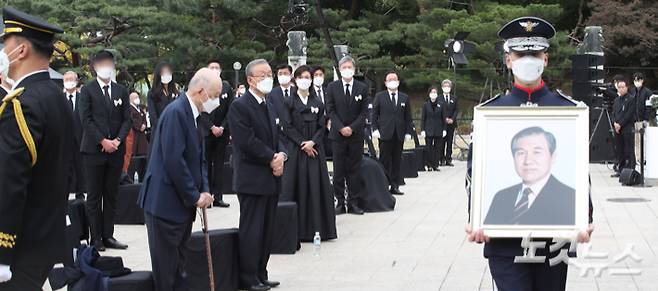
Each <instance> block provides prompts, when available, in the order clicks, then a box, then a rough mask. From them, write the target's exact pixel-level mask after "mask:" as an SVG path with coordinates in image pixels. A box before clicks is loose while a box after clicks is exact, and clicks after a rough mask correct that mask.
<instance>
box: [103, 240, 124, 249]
mask: <svg viewBox="0 0 658 291" xmlns="http://www.w3.org/2000/svg"><path fill="white" fill-rule="evenodd" d="M103 244H104V245H105V247H107V248H108V249H117V250H125V249H127V248H128V245H126V244H122V243H121V242H119V241H118V240H116V239H115V238H113V237H111V238H106V239H104V240H103Z"/></svg>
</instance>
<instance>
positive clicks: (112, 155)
mask: <svg viewBox="0 0 658 291" xmlns="http://www.w3.org/2000/svg"><path fill="white" fill-rule="evenodd" d="M114 67H115V64H114V54H113V53H111V52H110V51H108V50H102V51H100V52H98V53H97V54H96V55H95V56H94V60H93V68H94V70H95V72H96V78H95V79H93V80H92V81H90V82H88V83H87V84H86V85H85V86H84V87H82V90H81V91H80V110H79V111H80V119H81V120H82V124H83V126H84V130H83V133H82V143H81V145H80V151H81V152H82V158H83V161H82V162H83V165H84V167H85V171H86V174H87V179H86V182H87V204H86V205H87V216H88V217H89V224H90V229H91V240H92V244H93V245H94V246H95V247H96V249H98V250H99V251H104V250H105V247H108V248H114V249H126V248H128V246H127V245H125V244H123V243H121V242H119V241H117V240H116V239H115V238H114V213H115V206H116V201H117V192H118V187H119V176H120V175H121V170H122V168H123V158H124V154H125V151H126V149H125V145H124V141H125V139H126V136H127V135H128V131H129V130H130V126H131V120H130V101H129V99H128V89H126V87H124V86H122V85H119V84H117V83H116V82H113V81H112V73H113V71H114Z"/></svg>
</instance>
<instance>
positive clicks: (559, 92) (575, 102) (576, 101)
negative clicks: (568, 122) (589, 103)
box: [555, 89, 582, 105]
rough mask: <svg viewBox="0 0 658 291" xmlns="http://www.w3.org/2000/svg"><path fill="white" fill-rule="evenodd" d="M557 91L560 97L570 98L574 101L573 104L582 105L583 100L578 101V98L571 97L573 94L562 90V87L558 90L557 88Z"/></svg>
mask: <svg viewBox="0 0 658 291" xmlns="http://www.w3.org/2000/svg"><path fill="white" fill-rule="evenodd" d="M555 91H556V92H557V94H558V95H560V97H562V98H564V99H567V100H569V101H570V102H572V103H573V104H576V105H580V103H582V102H581V101H578V100H576V99H573V97H571V96H569V95H567V94H565V93H564V92H563V91H562V90H560V89H557V90H555Z"/></svg>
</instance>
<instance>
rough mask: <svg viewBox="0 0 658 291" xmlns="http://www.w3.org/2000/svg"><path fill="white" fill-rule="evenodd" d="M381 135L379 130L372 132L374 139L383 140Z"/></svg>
mask: <svg viewBox="0 0 658 291" xmlns="http://www.w3.org/2000/svg"><path fill="white" fill-rule="evenodd" d="M381 137H382V136H381V134H379V129H378V130H375V131H373V132H372V138H381Z"/></svg>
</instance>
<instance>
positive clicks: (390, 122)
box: [372, 90, 413, 141]
mask: <svg viewBox="0 0 658 291" xmlns="http://www.w3.org/2000/svg"><path fill="white" fill-rule="evenodd" d="M397 94H398V95H399V96H397V104H393V101H392V100H391V95H390V94H389V92H388V90H386V91H382V92H379V93H377V94H375V101H374V102H373V112H372V130H373V131H375V130H379V134H380V135H381V139H382V140H391V139H398V140H400V141H404V135H405V134H411V131H412V128H413V127H412V125H411V102H410V100H409V96H407V94H405V93H403V92H400V91H398V92H397ZM394 133H395V135H393V134H394Z"/></svg>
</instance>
